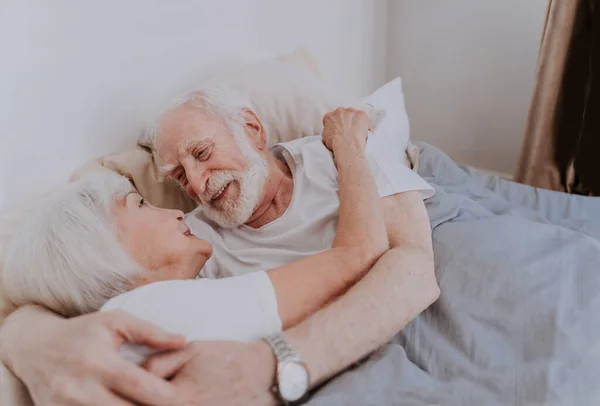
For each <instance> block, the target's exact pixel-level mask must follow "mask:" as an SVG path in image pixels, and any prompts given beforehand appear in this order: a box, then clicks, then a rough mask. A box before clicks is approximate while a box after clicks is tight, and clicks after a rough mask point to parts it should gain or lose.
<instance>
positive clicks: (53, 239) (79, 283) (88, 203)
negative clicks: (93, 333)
mask: <svg viewBox="0 0 600 406" xmlns="http://www.w3.org/2000/svg"><path fill="white" fill-rule="evenodd" d="M132 189H133V188H132V186H131V184H130V183H129V181H128V180H127V179H126V178H125V177H123V176H120V175H117V174H116V173H110V172H103V173H95V174H91V175H88V176H86V177H84V178H81V179H80V180H78V181H76V182H73V183H71V184H69V185H66V186H65V188H64V189H60V190H57V191H56V192H55V193H53V194H51V195H50V196H49V197H48V198H47V199H46V200H44V201H43V202H42V206H41V207H40V208H39V209H37V210H36V211H34V212H33V213H32V214H31V215H30V216H29V217H28V218H27V219H26V220H25V221H24V223H23V224H22V226H21V227H20V228H19V229H18V230H16V232H15V234H14V235H13V236H12V238H11V240H10V242H9V244H8V247H7V251H6V256H5V261H4V270H3V275H2V278H3V284H4V289H5V291H6V295H7V297H8V299H9V300H11V301H12V302H13V303H14V304H15V305H16V306H21V305H25V304H39V305H41V306H44V307H46V308H48V309H50V310H53V311H55V312H57V313H59V314H62V315H64V316H67V317H68V316H74V315H78V314H83V313H89V312H93V311H96V310H99V309H100V308H101V307H102V305H103V304H104V303H105V302H106V301H107V300H108V299H110V298H111V297H114V296H116V295H118V294H120V293H123V292H125V291H127V290H129V289H130V287H131V285H130V284H131V282H132V279H133V277H134V276H135V275H136V274H137V273H138V272H140V271H141V267H140V266H139V265H138V264H136V263H135V262H134V261H133V260H132V259H131V258H130V257H129V255H128V254H127V252H126V251H125V249H124V248H123V246H122V245H121V244H120V242H119V241H118V239H117V234H116V225H115V224H114V223H113V222H112V220H111V218H112V210H113V207H114V204H115V203H116V201H118V200H119V199H122V198H124V197H125V196H126V195H127V194H128V193H130V192H131V191H132Z"/></svg>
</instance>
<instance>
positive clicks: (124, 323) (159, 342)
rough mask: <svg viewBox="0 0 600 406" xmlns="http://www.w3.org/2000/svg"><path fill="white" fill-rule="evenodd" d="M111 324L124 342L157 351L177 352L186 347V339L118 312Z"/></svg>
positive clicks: (112, 317)
mask: <svg viewBox="0 0 600 406" xmlns="http://www.w3.org/2000/svg"><path fill="white" fill-rule="evenodd" d="M109 323H110V324H111V328H112V329H113V331H115V332H116V333H118V334H119V335H120V336H122V337H123V339H124V340H126V341H129V342H132V343H134V344H141V345H145V346H148V347H150V348H154V349H157V350H176V349H179V348H181V347H183V346H184V345H185V337H183V336H180V335H176V334H168V333H166V332H164V331H163V330H161V329H160V328H158V327H156V326H155V325H153V324H151V323H148V322H146V321H143V320H140V319H138V318H135V317H133V316H131V315H130V314H128V313H126V312H123V311H118V312H114V313H113V314H111V315H110V319H109Z"/></svg>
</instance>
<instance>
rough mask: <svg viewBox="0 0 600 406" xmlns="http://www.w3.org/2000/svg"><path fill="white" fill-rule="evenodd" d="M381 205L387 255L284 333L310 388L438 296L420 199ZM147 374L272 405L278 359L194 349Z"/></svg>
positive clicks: (231, 349)
mask: <svg viewBox="0 0 600 406" xmlns="http://www.w3.org/2000/svg"><path fill="white" fill-rule="evenodd" d="M382 204H383V209H384V213H385V220H386V224H387V227H388V238H389V242H390V246H391V249H390V250H389V251H387V252H386V253H384V254H383V255H382V256H381V258H379V260H378V261H377V262H376V264H375V265H374V266H373V268H372V269H371V271H370V272H369V273H368V274H367V275H366V276H365V277H364V278H363V279H362V280H360V281H359V282H358V283H357V284H356V285H354V286H353V287H352V288H350V289H349V290H348V291H347V293H346V294H345V295H344V296H342V297H340V298H339V299H338V300H336V301H335V302H333V303H331V304H330V305H328V306H327V307H325V308H323V309H321V310H319V311H318V312H316V313H315V314H313V315H312V316H311V317H309V318H308V319H306V320H304V321H303V322H301V323H299V324H298V325H297V326H295V327H293V328H291V329H288V330H286V331H285V335H286V337H287V339H288V341H289V342H290V344H291V345H292V347H293V348H294V349H296V350H297V351H298V352H300V354H301V355H302V358H303V359H304V361H305V362H306V364H307V366H308V369H309V373H310V378H311V385H312V386H313V387H314V386H316V385H318V384H319V383H321V382H323V381H324V380H326V379H328V378H329V377H331V376H333V375H335V374H336V373H338V372H340V371H342V370H343V369H344V368H346V367H348V366H349V365H350V364H352V363H353V362H356V361H357V360H359V359H361V358H362V357H364V356H365V355H367V354H369V353H370V352H372V351H374V350H376V349H377V348H378V347H380V346H381V345H383V344H384V343H386V342H387V341H388V340H389V339H390V338H391V337H392V336H393V335H394V334H396V333H397V332H398V331H400V330H401V329H402V328H403V327H404V326H406V324H408V322H410V321H411V320H412V319H413V318H414V317H416V316H417V315H419V314H420V313H421V312H422V311H423V310H425V309H426V308H427V307H428V306H429V305H430V304H431V303H433V302H434V301H435V300H437V298H438V296H439V293H440V292H439V287H438V285H437V281H436V279H435V274H434V266H433V250H432V243H431V233H430V226H429V220H428V216H427V211H426V210H425V206H424V204H423V201H422V198H421V195H420V193H419V192H406V193H401V194H398V195H394V196H390V197H386V198H384V199H382ZM225 353H227V354H229V355H228V356H227V357H223V356H215V354H225ZM147 367H148V369H149V370H150V371H152V372H153V373H155V374H157V375H159V376H163V377H167V376H172V375H173V374H175V377H174V379H173V383H174V384H175V385H176V386H177V387H178V389H179V390H180V391H181V395H182V396H186V397H187V398H189V399H195V400H197V401H206V402H207V404H221V403H226V402H231V401H233V400H236V401H237V400H239V401H242V400H244V404H248V405H251V404H256V405H263V404H266V403H268V402H273V399H272V393H271V392H270V388H271V386H272V385H273V383H274V374H275V360H274V357H273V354H272V352H271V350H270V348H269V347H268V346H267V344H265V343H263V342H256V343H234V342H197V343H192V344H191V345H190V346H188V347H187V348H186V349H185V350H183V351H179V352H176V353H174V354H167V355H162V356H158V357H155V358H154V359H152V360H151V361H150V362H149V364H148V366H147ZM216 377H218V379H217V378H216ZM225 382H227V383H225ZM232 382H233V383H235V384H232ZM232 388H234V389H235V390H233V389H232ZM211 402H213V403H211Z"/></svg>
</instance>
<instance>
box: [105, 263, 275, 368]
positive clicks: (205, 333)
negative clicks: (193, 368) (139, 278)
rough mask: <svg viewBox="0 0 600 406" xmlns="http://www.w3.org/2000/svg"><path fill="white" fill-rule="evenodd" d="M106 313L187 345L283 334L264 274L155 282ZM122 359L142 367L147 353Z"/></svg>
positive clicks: (131, 349)
mask: <svg viewBox="0 0 600 406" xmlns="http://www.w3.org/2000/svg"><path fill="white" fill-rule="evenodd" d="M111 309H123V310H125V311H127V312H129V313H130V314H132V315H133V316H135V317H138V318H140V319H142V320H146V321H148V322H151V323H153V324H155V325H156V326H158V327H160V328H161V329H163V330H164V331H167V332H170V333H174V334H181V335H183V336H185V337H186V338H187V340H188V341H194V340H235V341H252V340H259V339H261V338H264V337H266V336H268V335H270V334H273V333H276V332H280V331H281V328H282V325H281V319H280V317H279V313H278V311H277V298H276V296H275V291H274V290H273V285H272V284H271V280H270V279H269V277H268V276H267V274H266V273H265V272H255V273H252V274H248V275H243V276H240V277H236V278H224V279H216V280H215V279H195V280H172V281H164V282H155V283H151V284H149V285H145V286H141V287H139V288H136V289H133V290H131V291H129V292H126V293H124V294H122V295H119V296H116V297H114V298H112V299H110V300H109V301H108V302H107V303H106V304H105V305H104V306H102V309H101V310H102V311H107V310H111ZM121 354H122V355H123V356H125V357H126V358H127V359H129V360H130V361H132V362H135V363H137V364H141V363H142V362H144V361H145V360H146V358H147V357H148V355H150V354H152V351H151V350H150V349H148V348H146V347H142V346H136V345H124V346H122V347H121Z"/></svg>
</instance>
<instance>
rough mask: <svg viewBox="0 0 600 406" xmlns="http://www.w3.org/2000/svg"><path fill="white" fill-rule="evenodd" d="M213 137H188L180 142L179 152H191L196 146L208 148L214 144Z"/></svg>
mask: <svg viewBox="0 0 600 406" xmlns="http://www.w3.org/2000/svg"><path fill="white" fill-rule="evenodd" d="M212 142H213V141H212V139H210V138H208V137H204V138H188V139H186V140H183V141H181V142H180V143H179V153H180V154H181V155H183V154H185V153H188V152H190V151H191V150H192V149H195V148H206V147H209V146H211V145H212Z"/></svg>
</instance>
